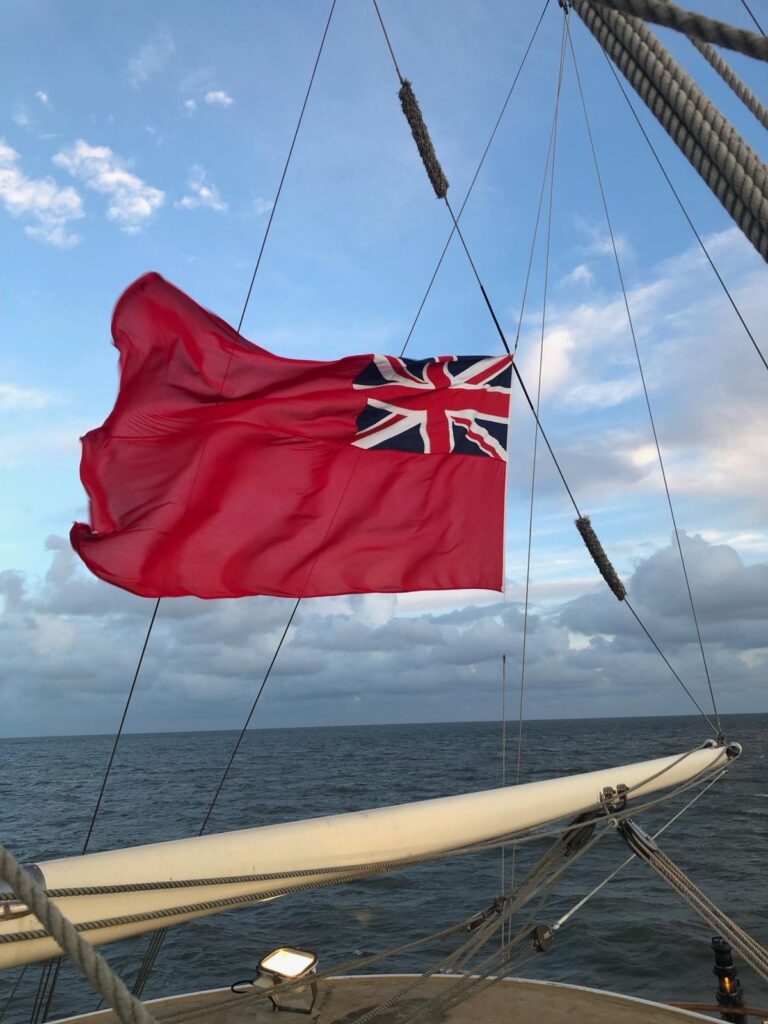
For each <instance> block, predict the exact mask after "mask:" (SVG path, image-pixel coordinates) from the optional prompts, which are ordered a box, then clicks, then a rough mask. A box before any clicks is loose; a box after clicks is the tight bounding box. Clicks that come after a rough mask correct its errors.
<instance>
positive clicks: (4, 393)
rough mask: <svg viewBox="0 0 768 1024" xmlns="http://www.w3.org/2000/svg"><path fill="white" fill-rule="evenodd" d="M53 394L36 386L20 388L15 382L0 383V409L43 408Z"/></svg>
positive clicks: (49, 402) (48, 403) (51, 400)
mask: <svg viewBox="0 0 768 1024" xmlns="http://www.w3.org/2000/svg"><path fill="white" fill-rule="evenodd" d="M53 401H55V399H54V396H53V395H51V394H50V393H49V392H47V391H40V390H39V389H38V388H20V387H17V386H16V385H15V384H2V383H0V411H6V410H8V409H44V408H45V407H46V406H47V405H50V404H51V402H53Z"/></svg>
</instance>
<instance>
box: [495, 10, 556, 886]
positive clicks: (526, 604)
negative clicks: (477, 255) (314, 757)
mask: <svg viewBox="0 0 768 1024" xmlns="http://www.w3.org/2000/svg"><path fill="white" fill-rule="evenodd" d="M567 27H568V14H567V12H565V11H564V14H563V32H562V37H561V40H560V64H559V68H558V73H557V91H556V94H555V112H554V116H553V119H552V168H551V171H550V178H549V207H548V210H547V236H546V237H547V240H546V245H545V255H544V290H543V297H542V307H541V334H540V338H539V365H538V375H537V379H536V417H537V419H538V416H539V412H540V410H541V380H542V376H543V369H544V341H545V336H546V323H547V294H548V289H549V264H550V260H549V258H550V252H551V245H552V208H553V205H554V197H555V165H556V159H557V128H558V122H559V114H560V96H561V92H562V86H563V71H564V69H565V40H566V30H567ZM526 286H527V283H526ZM521 321H522V315H521ZM538 449H539V432H538V430H536V429H534V432H533V457H532V460H531V486H530V499H529V505H528V547H527V552H526V563H525V598H524V603H523V642H522V652H521V656H520V696H519V701H518V710H517V760H516V765H515V785H516V786H519V785H520V774H521V771H522V766H523V707H524V701H525V669H526V662H527V654H528V615H529V610H530V589H531V552H532V550H533V512H534V507H535V504H536V468H537V457H538ZM516 866H517V856H516V850H515V848H514V847H513V848H512V864H511V871H510V883H509V884H510V887H511V888H514V885H515V868H516Z"/></svg>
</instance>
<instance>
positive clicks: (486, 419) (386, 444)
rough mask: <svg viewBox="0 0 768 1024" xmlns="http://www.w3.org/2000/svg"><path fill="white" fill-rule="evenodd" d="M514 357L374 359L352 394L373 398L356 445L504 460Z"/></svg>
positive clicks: (359, 427) (363, 414)
mask: <svg viewBox="0 0 768 1024" xmlns="http://www.w3.org/2000/svg"><path fill="white" fill-rule="evenodd" d="M511 385H512V357H511V356H508V355H504V356H438V357H437V358H434V359H402V358H399V357H397V356H374V357H373V359H372V360H371V362H370V363H369V364H368V365H367V366H366V367H365V369H364V370H362V371H361V372H360V373H359V374H358V376H357V377H356V379H355V381H354V384H353V387H355V388H356V389H360V390H370V391H372V392H375V395H376V397H375V398H374V397H373V396H372V395H371V396H368V399H367V402H366V404H365V407H364V408H363V410H362V412H361V413H360V415H359V417H358V420H357V433H356V434H355V437H354V440H353V441H352V444H354V445H357V447H358V448H371V449H394V450H395V451H401V452H422V453H424V454H427V455H435V454H454V453H455V454H458V455H480V456H484V457H486V458H491V459H502V460H504V461H506V458H507V431H508V425H509V400H510V391H511Z"/></svg>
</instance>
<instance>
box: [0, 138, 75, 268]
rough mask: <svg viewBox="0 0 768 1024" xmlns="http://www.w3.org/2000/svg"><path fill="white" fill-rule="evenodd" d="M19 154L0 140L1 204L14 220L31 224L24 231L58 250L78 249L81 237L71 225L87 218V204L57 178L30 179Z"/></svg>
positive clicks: (72, 189)
mask: <svg viewBox="0 0 768 1024" xmlns="http://www.w3.org/2000/svg"><path fill="white" fill-rule="evenodd" d="M18 159H19V154H18V153H17V152H16V150H15V149H12V148H11V147H10V146H8V145H6V143H5V141H4V140H3V139H0V200H2V203H3V205H4V206H5V208H6V210H7V211H8V212H9V213H10V214H11V216H12V217H22V218H25V219H28V220H31V221H32V223H31V224H28V225H27V226H26V227H25V228H24V230H25V232H26V233H27V234H28V235H29V236H30V237H31V238H36V239H38V240H39V241H41V242H46V243H47V244H48V245H54V246H57V247H58V248H62V249H64V248H68V247H70V246H73V245H77V243H78V242H79V241H80V236H79V235H75V234H70V233H69V232H68V230H67V225H68V224H69V222H70V221H72V220H78V219H79V218H80V217H82V216H83V215H84V211H83V203H82V200H81V198H80V196H79V195H78V193H77V192H76V191H75V189H74V188H72V187H71V186H67V187H65V188H61V187H60V186H59V185H58V184H57V183H56V182H55V181H54V180H53V178H28V177H27V176H26V175H25V174H24V173H23V172H22V171H21V170H20V169H19V167H18V166H17V162H18Z"/></svg>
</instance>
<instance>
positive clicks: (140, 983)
mask: <svg viewBox="0 0 768 1024" xmlns="http://www.w3.org/2000/svg"><path fill="white" fill-rule="evenodd" d="M335 9H336V0H331V6H330V10H329V11H328V17H327V19H326V22H325V27H324V28H323V34H322V37H321V39H320V45H319V47H318V50H317V55H316V56H315V62H314V64H313V66H312V73H311V74H310V76H309V82H308V84H307V89H306V92H305V93H304V100H303V102H302V104H301V110H300V111H299V117H298V120H297V122H296V127H295V129H294V132H293V137H292V139H291V144H290V146H289V147H288V155H287V156H286V158H285V164H284V165H283V170H282V174H281V175H280V181H279V183H278V186H277V192H276V193H275V198H274V201H273V203H272V209H271V210H270V213H269V219H268V220H267V225H266V228H265V229H264V235H263V237H262V240H261V245H260V246H259V252H258V255H257V257H256V263H255V265H254V268H253V274H252V275H251V280H250V283H249V285H248V291H247V293H246V296H245V302H244V303H243V309H242V312H241V313H240V319H239V321H238V324H237V331H238V333H239V332H240V329H241V327H242V325H243V321H244V320H245V314H246V311H247V309H248V303H249V301H250V298H251V294H252V292H253V286H254V284H255V282H256V275H257V274H258V272H259V268H260V266H261V260H262V257H263V255H264V250H265V248H266V245H267V239H268V238H269V233H270V230H271V228H272V222H273V220H274V217H275V213H276V212H277V206H278V203H279V202H280V196H281V195H282V192H283V185H284V184H285V179H286V177H287V174H288V168H289V166H290V163H291V158H292V156H293V151H294V149H295V147H296V140H297V139H298V137H299V131H300V130H301V126H302V123H303V121H304V114H305V112H306V109H307V104H308V103H309V97H310V94H311V92H312V86H313V85H314V82H315V76H316V74H317V69H318V67H319V64H320V58H321V56H322V54H323V49H324V48H325V41H326V39H327V37H328V30H329V29H330V27H331V19H332V18H333V13H334V11H335ZM230 361H231V356H230V360H228V362H227V366H226V368H225V372H224V375H223V377H222V385H221V387H222V389H223V387H224V381H225V380H226V375H227V372H228V371H229V363H230ZM159 603H160V602H159V600H158V604H159ZM300 604H301V597H299V598H298V599H297V600H296V603H295V604H294V607H293V610H292V611H291V614H290V617H289V619H288V622H287V624H286V626H285V629H284V630H283V633H282V635H281V637H280V640H279V642H278V645H277V648H276V650H275V653H274V655H273V656H272V660H271V661H270V663H269V666H268V668H267V671H266V672H265V674H264V676H263V678H262V681H261V685H260V687H259V689H258V691H257V694H256V698H255V699H254V701H253V704H252V705H251V709H250V711H249V712H248V716H247V718H246V720H245V725H244V726H243V728H242V729H241V731H240V735H239V736H238V738H237V742H236V743H235V746H234V749H233V751H232V754H231V756H230V758H229V761H228V762H227V766H226V768H225V769H224V774H223V775H222V778H221V781H220V782H219V785H218V788H217V790H216V792H215V794H214V796H213V799H212V801H211V803H210V805H209V807H208V810H207V811H206V814H205V818H204V819H203V824H202V826H201V828H200V833H199V834H200V835H202V833H203V830H204V829H205V827H206V825H207V824H208V821H209V819H210V816H211V814H212V813H213V809H214V807H215V805H216V802H217V800H218V798H219V795H220V793H221V790H222V788H223V786H224V783H225V781H226V778H227V776H228V774H229V770H230V768H231V767H232V763H233V762H234V759H235V757H236V755H237V752H238V750H239V749H240V744H241V743H242V740H243V737H244V736H245V732H246V730H247V728H248V725H249V723H250V721H251V718H252V717H253V714H254V711H255V710H256V705H257V704H258V702H259V698H260V697H261V695H262V693H263V692H264V688H265V686H266V685H267V681H268V679H269V677H270V675H271V672H272V668H273V666H274V664H275V660H276V659H277V656H278V654H279V652H280V649H281V648H282V645H283V641H284V640H285V638H286V635H287V633H288V630H289V628H290V626H291V623H292V622H293V618H294V616H295V614H296V612H297V611H298V608H299V605H300ZM164 939H165V933H164V932H158V933H157V934H156V935H154V936H153V937H152V940H151V941H150V944H149V946H148V948H147V951H146V953H145V954H144V957H143V959H142V962H141V966H140V967H139V973H138V976H137V978H136V981H135V982H134V987H133V991H134V994H136V995H140V994H141V992H142V991H143V989H144V985H145V984H146V981H147V979H148V977H149V973H150V971H151V970H152V967H153V965H154V962H155V960H156V959H157V955H158V953H159V952H160V948H161V946H162V944H163V941H164Z"/></svg>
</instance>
